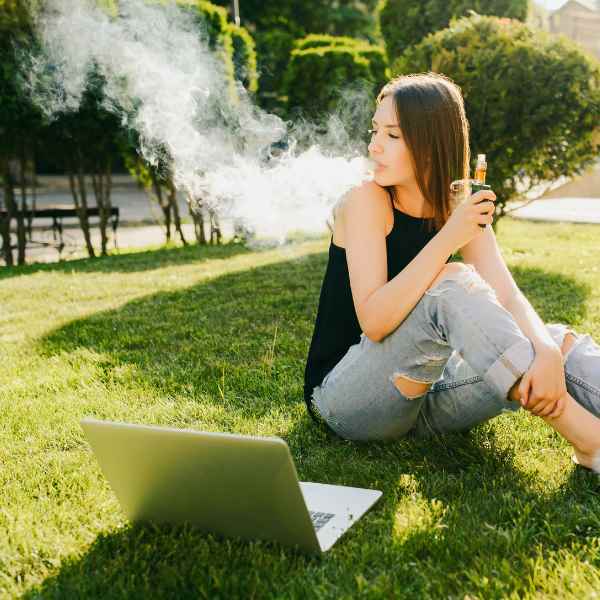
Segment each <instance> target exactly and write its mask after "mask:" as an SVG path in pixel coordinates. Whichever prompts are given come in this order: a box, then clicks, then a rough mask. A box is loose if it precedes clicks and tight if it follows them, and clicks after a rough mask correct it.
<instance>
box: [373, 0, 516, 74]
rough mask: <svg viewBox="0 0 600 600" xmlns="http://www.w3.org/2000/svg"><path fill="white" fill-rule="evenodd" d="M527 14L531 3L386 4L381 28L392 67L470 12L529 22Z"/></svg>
mask: <svg viewBox="0 0 600 600" xmlns="http://www.w3.org/2000/svg"><path fill="white" fill-rule="evenodd" d="M527 10H528V0H444V1H442V2H440V0H383V1H382V5H381V7H380V10H379V25H380V30H381V34H382V35H383V38H384V40H385V47H386V50H387V55H388V58H389V60H390V63H391V62H393V60H395V59H396V58H398V57H399V56H400V55H401V54H402V52H404V50H405V49H406V48H408V47H409V46H412V45H413V44H416V43H418V42H420V41H421V40H422V39H423V38H424V37H425V36H426V35H428V34H430V33H433V32H436V31H439V30H440V29H444V28H445V27H448V25H449V24H450V20H451V19H453V18H458V17H464V16H467V15H468V13H469V11H475V12H476V13H478V14H480V15H490V16H492V15H493V16H497V17H509V18H512V19H519V20H520V21H525V19H526V18H527Z"/></svg>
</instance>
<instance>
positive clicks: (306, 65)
mask: <svg viewBox="0 0 600 600" xmlns="http://www.w3.org/2000/svg"><path fill="white" fill-rule="evenodd" d="M357 81H365V82H367V84H368V85H369V86H373V85H374V81H373V74H372V71H371V66H370V64H369V61H368V60H367V59H366V58H364V57H363V56H361V55H360V53H359V52H358V50H356V48H350V47H348V46H339V47H331V46H329V47H323V48H307V49H305V50H293V51H292V56H291V60H290V63H289V65H288V68H287V71H286V74H285V81H284V88H285V90H286V93H287V97H288V106H289V108H290V109H292V110H293V111H298V110H301V111H302V112H303V114H304V115H305V116H307V117H309V118H313V119H318V118H320V117H321V116H323V115H326V114H328V113H330V112H332V111H333V110H335V107H336V104H337V101H338V99H339V94H340V91H341V90H342V89H344V88H345V87H347V86H348V85H349V84H353V83H355V82H357Z"/></svg>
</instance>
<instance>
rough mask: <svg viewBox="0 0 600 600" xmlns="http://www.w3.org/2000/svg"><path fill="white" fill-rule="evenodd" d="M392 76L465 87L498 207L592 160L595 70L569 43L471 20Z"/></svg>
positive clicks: (427, 45) (436, 37)
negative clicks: (427, 77) (439, 77)
mask: <svg viewBox="0 0 600 600" xmlns="http://www.w3.org/2000/svg"><path fill="white" fill-rule="evenodd" d="M392 70H393V72H394V73H413V72H422V71H429V70H431V71H435V72H437V73H443V74H445V75H447V76H449V77H450V78H451V79H453V80H454V81H455V82H456V83H457V84H458V85H459V86H460V87H461V88H462V92H463V95H464V98H465V105H466V111H467V117H468V119H469V122H470V126H471V149H472V152H473V154H474V155H475V154H476V153H480V152H485V153H486V154H487V157H488V164H489V168H488V183H490V184H491V185H492V187H493V189H494V190H495V191H496V193H497V195H498V198H499V202H500V204H501V206H503V204H504V203H505V202H506V201H508V200H509V199H511V198H513V197H515V196H517V195H518V193H519V190H521V191H522V188H523V187H525V188H530V187H531V186H533V185H535V184H538V183H540V182H547V181H553V180H555V179H556V178H558V177H559V176H561V175H566V176H569V175H573V174H576V173H578V172H580V171H581V170H582V169H583V168H585V167H586V166H587V165H589V164H590V163H591V162H592V161H593V160H594V159H595V158H596V157H597V152H598V148H597V146H595V143H594V128H595V127H597V126H598V122H599V117H600V65H599V64H598V62H597V61H592V59H590V58H588V57H587V56H586V55H585V54H583V52H582V51H581V50H580V49H579V48H578V47H577V46H576V45H575V44H572V43H571V42H569V41H568V40H566V38H559V37H555V36H550V35H547V34H544V33H542V32H539V31H534V30H532V29H530V28H529V27H528V26H526V25H524V24H522V23H520V22H518V21H514V20H509V19H499V18H497V17H482V16H477V15H475V16H472V17H468V18H463V19H460V20H456V21H453V23H452V25H451V26H450V27H449V28H447V29H444V30H443V31H440V32H438V33H435V34H432V35H430V36H428V37H427V38H425V39H424V40H423V41H422V42H421V43H420V44H418V45H417V46H414V47H412V48H410V49H409V50H408V51H407V52H406V53H405V54H404V55H403V57H401V58H400V59H399V60H398V61H397V62H396V63H395V64H394V65H393V69H392Z"/></svg>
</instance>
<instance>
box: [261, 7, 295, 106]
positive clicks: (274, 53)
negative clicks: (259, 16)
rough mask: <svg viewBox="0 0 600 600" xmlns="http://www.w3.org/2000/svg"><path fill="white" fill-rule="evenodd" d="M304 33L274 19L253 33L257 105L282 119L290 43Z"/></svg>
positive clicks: (291, 47) (284, 21)
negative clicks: (256, 67)
mask: <svg viewBox="0 0 600 600" xmlns="http://www.w3.org/2000/svg"><path fill="white" fill-rule="evenodd" d="M304 34H305V32H304V31H303V30H302V29H299V28H298V27H296V26H295V25H294V24H293V23H291V22H290V21H288V20H287V19H284V18H283V17H277V18H274V19H271V20H269V21H266V22H265V23H263V25H262V26H261V28H257V30H256V33H255V34H254V39H255V40H256V53H257V62H258V99H259V103H260V105H261V106H262V107H263V108H264V109H266V110H268V111H271V112H276V113H279V114H281V115H282V116H283V115H284V113H285V99H284V91H283V79H284V74H285V70H286V68H287V66H288V63H289V61H290V54H291V52H292V50H293V48H294V40H296V38H299V37H302V36H303V35H304Z"/></svg>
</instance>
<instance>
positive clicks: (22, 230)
mask: <svg viewBox="0 0 600 600" xmlns="http://www.w3.org/2000/svg"><path fill="white" fill-rule="evenodd" d="M26 164H27V159H26V157H25V147H24V146H21V155H20V156H19V166H20V174H19V175H20V177H19V184H20V185H19V189H20V192H21V206H20V208H19V210H18V211H17V264H19V265H24V264H25V248H26V247H27V227H26V225H25V218H26V216H25V213H26V211H27V183H26V181H25V171H26V169H27V167H26Z"/></svg>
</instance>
